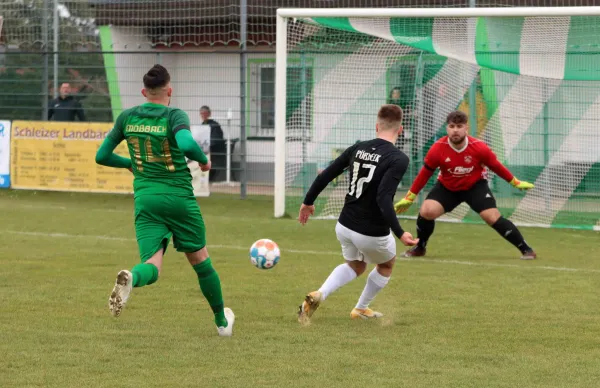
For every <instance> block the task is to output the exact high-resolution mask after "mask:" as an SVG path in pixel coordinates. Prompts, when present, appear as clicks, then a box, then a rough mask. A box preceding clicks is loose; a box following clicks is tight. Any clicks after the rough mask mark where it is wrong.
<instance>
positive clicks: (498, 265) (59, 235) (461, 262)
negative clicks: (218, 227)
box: [0, 230, 600, 273]
mask: <svg viewBox="0 0 600 388" xmlns="http://www.w3.org/2000/svg"><path fill="white" fill-rule="evenodd" d="M0 233H8V234H15V235H20V236H33V237H46V238H80V239H87V240H92V239H96V240H104V241H127V242H135V239H134V238H128V237H113V236H94V235H84V234H68V233H46V232H28V231H19V230H0ZM209 248H210V249H232V250H239V251H248V250H249V248H248V247H242V246H239V245H209ZM281 251H282V252H284V253H285V252H289V253H298V254H306V255H329V256H338V257H340V259H341V257H342V254H341V250H340V251H339V252H335V251H311V250H303V249H282V250H281ZM397 260H399V261H405V262H415V261H418V262H423V263H436V264H446V265H469V266H475V267H495V268H518V269H528V270H546V271H560V272H580V273H600V270H598V269H587V268H569V267H551V266H539V265H532V266H527V265H526V264H525V263H524V264H523V265H517V264H505V263H478V262H474V261H464V260H441V259H427V258H405V257H397Z"/></svg>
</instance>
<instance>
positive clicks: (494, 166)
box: [483, 146, 534, 190]
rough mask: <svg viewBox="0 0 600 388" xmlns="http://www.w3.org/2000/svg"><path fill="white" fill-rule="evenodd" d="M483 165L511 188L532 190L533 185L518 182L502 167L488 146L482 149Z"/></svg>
mask: <svg viewBox="0 0 600 388" xmlns="http://www.w3.org/2000/svg"><path fill="white" fill-rule="evenodd" d="M484 150H485V151H484V152H485V155H484V159H483V160H484V164H485V165H486V166H487V167H488V168H489V169H490V170H492V171H493V172H495V173H496V174H497V175H498V176H499V177H500V178H502V179H504V180H505V181H507V182H508V183H510V184H511V185H512V186H513V187H515V188H517V189H519V190H529V189H533V187H534V186H533V184H532V183H529V182H525V181H520V180H518V179H517V178H516V177H515V176H514V175H513V174H512V173H511V172H510V170H509V169H508V168H506V166H504V165H503V164H502V163H500V161H499V160H498V157H497V156H496V154H495V153H494V151H492V150H491V149H490V148H489V147H488V146H485V148H484Z"/></svg>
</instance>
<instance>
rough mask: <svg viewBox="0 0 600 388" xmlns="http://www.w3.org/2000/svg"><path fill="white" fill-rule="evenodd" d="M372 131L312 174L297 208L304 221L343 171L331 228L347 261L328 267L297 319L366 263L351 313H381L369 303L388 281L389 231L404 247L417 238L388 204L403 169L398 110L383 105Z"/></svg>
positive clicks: (392, 256)
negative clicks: (346, 181)
mask: <svg viewBox="0 0 600 388" xmlns="http://www.w3.org/2000/svg"><path fill="white" fill-rule="evenodd" d="M375 129H376V132H377V138H376V139H373V140H369V141H364V142H360V143H357V144H354V145H353V146H351V147H349V148H348V149H346V150H345V151H344V152H343V153H342V155H340V156H339V157H338V158H337V159H336V160H335V161H334V162H333V163H332V164H331V165H330V166H329V167H327V168H326V169H325V170H324V171H323V172H322V173H321V174H319V176H317V178H316V179H315V181H314V182H313V184H312V186H311V187H310V189H309V190H308V193H306V197H305V198H304V203H303V204H302V206H301V207H300V214H299V216H298V221H300V223H301V224H302V225H304V224H306V222H307V221H308V218H309V217H310V216H311V215H312V214H313V213H314V211H315V207H314V205H313V204H314V202H315V200H316V199H317V196H318V195H319V193H321V191H323V189H325V187H327V185H328V184H329V182H331V181H332V180H334V179H335V178H336V177H338V176H339V175H340V174H342V173H343V172H344V171H345V170H346V169H348V172H349V174H350V186H349V187H348V193H347V194H346V198H345V202H344V208H343V209H342V213H341V214H340V217H339V219H338V223H337V225H336V227H335V232H336V234H337V238H338V240H339V241H340V244H341V245H342V254H343V256H344V259H345V260H346V262H345V263H344V264H341V265H339V266H337V267H336V268H335V269H334V270H333V272H332V273H331V275H329V277H328V278H327V280H325V283H323V285H322V286H321V288H319V290H318V291H313V292H311V293H309V294H308V295H307V296H306V298H305V300H304V302H302V305H300V311H299V312H298V320H299V321H300V322H301V323H308V321H309V320H310V317H311V316H312V315H313V313H314V312H315V310H316V309H317V308H318V307H319V304H320V303H321V302H323V301H324V300H325V299H326V298H327V297H328V296H329V295H330V294H331V293H333V292H334V291H335V290H337V289H338V288H340V287H342V286H343V285H345V284H347V283H349V282H350V281H352V280H354V279H355V278H356V277H357V276H359V275H361V274H362V273H363V272H364V271H365V269H366V268H367V263H371V264H375V265H376V267H375V268H374V269H373V271H372V272H371V273H370V274H369V277H368V279H367V285H366V286H365V289H364V290H363V292H362V294H361V296H360V298H359V299H358V304H357V305H356V307H355V308H354V309H353V310H352V312H351V313H350V317H351V318H353V319H357V318H362V319H369V318H378V317H381V316H383V314H381V313H380V312H376V311H373V310H371V309H370V308H369V304H370V303H371V301H372V300H373V299H374V298H375V296H376V295H377V293H379V291H381V290H382V289H383V287H385V285H386V284H387V283H388V281H389V280H390V276H391V274H392V268H393V266H394V261H395V260H396V240H395V239H394V236H393V235H392V233H391V232H390V229H391V231H392V232H393V233H394V235H396V237H398V238H399V239H400V241H402V243H403V244H404V245H406V246H413V245H415V244H416V243H417V242H418V240H415V239H414V238H413V236H412V235H411V234H410V233H408V232H405V231H404V230H403V229H402V227H401V226H400V223H399V222H398V218H396V212H395V210H394V203H393V201H394V194H395V193H396V188H397V187H398V184H399V183H400V180H401V179H402V176H403V175H404V173H405V172H406V169H407V168H408V157H407V156H406V155H405V154H404V153H403V152H402V151H400V150H399V149H397V148H396V147H395V146H394V144H396V140H397V139H398V136H399V135H400V134H401V133H402V109H401V108H400V107H398V106H396V105H391V104H390V105H383V106H382V107H381V109H379V113H378V114H377V123H376V124H375Z"/></svg>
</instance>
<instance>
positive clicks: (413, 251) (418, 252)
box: [403, 245, 427, 257]
mask: <svg viewBox="0 0 600 388" xmlns="http://www.w3.org/2000/svg"><path fill="white" fill-rule="evenodd" d="M425 252H427V250H426V249H425V248H422V247H420V246H418V245H415V246H414V247H412V248H410V249H409V250H408V251H406V252H404V255H403V256H404V257H421V256H425Z"/></svg>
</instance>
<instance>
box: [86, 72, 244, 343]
mask: <svg viewBox="0 0 600 388" xmlns="http://www.w3.org/2000/svg"><path fill="white" fill-rule="evenodd" d="M170 78H171V77H170V75H169V73H168V71H167V69H165V68H164V67H163V66H161V65H154V67H152V68H151V69H150V70H149V71H148V73H146V75H144V89H142V94H143V96H144V97H145V98H146V101H147V102H146V103H145V104H142V105H139V106H136V107H133V108H131V109H127V110H125V111H124V112H123V113H121V114H120V115H119V117H118V118H117V121H116V122H115V125H114V127H113V129H112V131H110V133H109V134H108V135H107V137H106V139H105V140H104V142H103V143H102V146H101V147H100V148H99V149H98V153H97V154H96V163H98V164H102V165H105V166H110V167H117V168H127V169H130V170H131V171H132V172H133V175H134V177H135V178H134V181H133V191H134V202H135V233H136V238H137V242H138V246H139V251H140V258H141V263H140V264H138V265H136V266H135V267H133V269H132V270H131V271H128V270H122V271H120V272H119V273H118V275H117V280H116V282H115V287H114V288H113V291H112V292H111V294H110V297H109V300H108V305H109V308H110V311H111V313H112V314H113V315H114V316H115V317H118V316H119V315H120V314H121V310H122V309H123V307H124V306H125V303H126V302H127V300H128V299H129V295H130V292H131V290H132V288H133V287H143V286H147V285H150V284H152V283H154V282H156V281H157V280H158V276H159V274H160V270H161V267H162V261H163V255H164V254H165V251H166V249H167V245H168V243H169V239H170V237H171V236H173V245H174V247H175V248H176V249H177V251H179V252H184V253H185V255H186V257H187V259H188V261H189V262H190V264H191V265H192V267H193V268H194V271H196V274H197V275H198V282H199V283H200V289H201V291H202V293H203V294H204V296H205V297H206V299H207V301H208V303H209V305H210V307H211V308H212V310H213V312H214V315H215V323H216V325H217V331H218V333H219V335H220V336H231V335H232V332H233V323H234V321H235V316H234V314H233V311H231V309H229V308H226V307H224V305H223V296H222V292H221V282H220V280H219V275H218V274H217V272H216V271H215V269H214V268H213V266H212V263H211V260H210V257H209V255H208V251H207V249H206V232H205V228H204V220H203V219H202V214H201V213H200V207H199V206H198V203H197V202H196V198H195V196H194V193H193V188H192V176H191V174H190V170H189V169H188V167H187V163H186V159H185V158H186V157H188V158H189V159H191V160H195V161H196V162H198V163H199V164H200V168H201V170H202V171H208V170H210V161H209V160H208V158H207V157H206V155H205V154H204V152H202V149H201V148H200V147H199V146H198V144H197V143H196V141H195V140H194V139H193V137H192V134H191V132H190V120H189V117H188V115H187V114H186V113H185V112H184V111H182V110H180V109H177V108H171V107H169V103H170V100H171V93H172V89H171V86H170ZM123 140H126V141H127V146H128V148H129V154H130V155H131V159H128V158H124V157H122V156H119V155H116V154H115V153H114V152H113V151H114V150H115V148H116V147H117V146H118V145H119V143H121V141H123Z"/></svg>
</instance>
